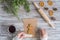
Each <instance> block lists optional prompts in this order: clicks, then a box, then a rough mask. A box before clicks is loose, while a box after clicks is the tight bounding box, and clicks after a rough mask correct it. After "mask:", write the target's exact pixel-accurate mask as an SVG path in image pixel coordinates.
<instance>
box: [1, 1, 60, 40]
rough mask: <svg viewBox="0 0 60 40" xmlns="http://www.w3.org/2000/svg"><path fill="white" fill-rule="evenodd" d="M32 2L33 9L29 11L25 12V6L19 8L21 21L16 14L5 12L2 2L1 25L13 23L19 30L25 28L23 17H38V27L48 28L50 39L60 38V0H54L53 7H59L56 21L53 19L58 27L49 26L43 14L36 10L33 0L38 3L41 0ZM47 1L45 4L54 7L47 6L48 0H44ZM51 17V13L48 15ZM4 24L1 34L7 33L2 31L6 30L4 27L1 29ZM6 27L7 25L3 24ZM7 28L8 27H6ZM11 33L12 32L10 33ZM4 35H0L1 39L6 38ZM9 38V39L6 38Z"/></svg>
mask: <svg viewBox="0 0 60 40" xmlns="http://www.w3.org/2000/svg"><path fill="white" fill-rule="evenodd" d="M28 1H29V2H30V9H31V11H30V12H29V13H27V12H25V10H24V9H23V7H21V8H20V9H19V12H18V15H19V16H20V18H21V22H18V20H17V18H16V17H15V16H13V15H12V14H7V13H6V12H4V11H3V10H2V8H1V7H2V5H1V4H0V25H2V24H4V25H10V24H13V25H15V26H16V28H17V30H24V28H23V22H22V19H23V18H37V20H38V24H37V27H39V28H46V30H47V32H48V35H49V38H48V40H60V0H52V1H53V2H54V5H53V6H52V7H57V8H58V11H56V12H54V16H55V17H56V21H52V23H54V24H56V26H55V27H56V29H52V28H50V27H48V24H47V23H45V22H44V20H43V19H42V18H41V16H40V15H39V14H38V12H37V11H36V10H35V7H34V6H33V4H32V3H31V1H34V2H36V3H37V4H39V1H40V0H28ZM43 1H44V2H45V4H46V5H45V6H46V7H49V9H52V7H50V6H47V3H46V2H47V0H43ZM44 12H45V13H46V14H47V15H48V12H47V11H45V10H44ZM48 17H49V15H48ZM1 27H2V26H0V35H4V34H6V35H7V33H6V32H5V33H2V32H4V29H1ZM3 27H5V26H3ZM1 30H2V31H1ZM5 30H6V29H5ZM8 35H10V34H8ZM4 37H5V38H6V36H4ZM2 38H3V36H0V39H1V40H5V38H4V39H2ZM6 40H9V39H6Z"/></svg>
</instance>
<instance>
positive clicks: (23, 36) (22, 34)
mask: <svg viewBox="0 0 60 40" xmlns="http://www.w3.org/2000/svg"><path fill="white" fill-rule="evenodd" d="M17 37H18V38H20V39H21V40H22V39H23V38H27V37H32V35H30V34H26V33H24V32H21V33H19V34H18V35H17Z"/></svg>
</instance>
